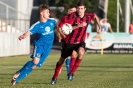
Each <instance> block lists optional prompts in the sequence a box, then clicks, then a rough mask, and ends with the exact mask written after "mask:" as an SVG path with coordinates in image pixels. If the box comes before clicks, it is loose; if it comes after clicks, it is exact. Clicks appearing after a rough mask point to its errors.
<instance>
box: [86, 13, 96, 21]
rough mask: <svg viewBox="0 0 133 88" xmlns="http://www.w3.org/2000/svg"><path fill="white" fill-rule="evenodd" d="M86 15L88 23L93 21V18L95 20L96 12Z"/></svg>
mask: <svg viewBox="0 0 133 88" xmlns="http://www.w3.org/2000/svg"><path fill="white" fill-rule="evenodd" d="M86 15H87V16H88V23H90V22H91V20H93V19H94V18H95V14H94V13H89V12H88V13H86Z"/></svg>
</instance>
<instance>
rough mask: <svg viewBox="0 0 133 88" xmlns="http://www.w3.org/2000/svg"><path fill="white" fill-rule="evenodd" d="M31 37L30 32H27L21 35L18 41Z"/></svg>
mask: <svg viewBox="0 0 133 88" xmlns="http://www.w3.org/2000/svg"><path fill="white" fill-rule="evenodd" d="M29 35H30V32H29V31H27V32H25V33H24V34H23V35H20V36H19V37H18V39H19V40H22V39H25V38H26V37H27V36H29Z"/></svg>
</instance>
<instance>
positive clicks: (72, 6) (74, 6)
mask: <svg viewBox="0 0 133 88" xmlns="http://www.w3.org/2000/svg"><path fill="white" fill-rule="evenodd" d="M71 8H76V5H70V6H69V7H68V8H67V10H68V9H71Z"/></svg>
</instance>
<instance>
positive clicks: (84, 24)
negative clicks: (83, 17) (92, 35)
mask: <svg viewBox="0 0 133 88" xmlns="http://www.w3.org/2000/svg"><path fill="white" fill-rule="evenodd" d="M86 25H87V23H86V22H82V23H81V24H79V25H78V26H79V27H84V26H86Z"/></svg>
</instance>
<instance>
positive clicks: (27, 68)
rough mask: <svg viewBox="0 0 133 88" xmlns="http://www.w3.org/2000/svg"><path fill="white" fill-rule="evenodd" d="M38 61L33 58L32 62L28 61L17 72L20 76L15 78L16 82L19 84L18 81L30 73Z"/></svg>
mask: <svg viewBox="0 0 133 88" xmlns="http://www.w3.org/2000/svg"><path fill="white" fill-rule="evenodd" d="M39 60H40V59H39V58H33V60H31V61H28V62H27V63H26V64H25V66H24V67H23V68H22V69H21V70H19V71H18V72H19V73H20V76H19V77H18V78H16V82H19V81H20V80H22V79H24V78H25V77H26V76H28V75H29V74H30V73H31V72H32V70H33V69H35V68H36V66H37V64H38V63H39Z"/></svg>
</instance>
